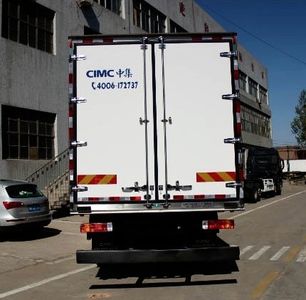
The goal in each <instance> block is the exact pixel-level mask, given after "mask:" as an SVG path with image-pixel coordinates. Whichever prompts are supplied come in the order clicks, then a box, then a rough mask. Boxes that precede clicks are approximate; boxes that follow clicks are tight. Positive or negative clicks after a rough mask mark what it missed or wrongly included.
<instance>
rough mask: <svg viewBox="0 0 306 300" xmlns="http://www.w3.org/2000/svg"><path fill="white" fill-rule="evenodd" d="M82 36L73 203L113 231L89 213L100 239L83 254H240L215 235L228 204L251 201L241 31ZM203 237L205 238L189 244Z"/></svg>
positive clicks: (73, 77) (73, 95)
mask: <svg viewBox="0 0 306 300" xmlns="http://www.w3.org/2000/svg"><path fill="white" fill-rule="evenodd" d="M70 47H71V55H70V74H69V78H70V82H69V97H70V115H69V132H70V143H71V151H70V184H71V207H72V211H73V212H75V213H80V214H89V215H90V224H104V225H101V226H102V227H103V226H104V227H103V229H101V231H105V232H106V233H105V236H108V237H102V236H103V235H104V234H101V232H100V233H96V232H95V229H92V228H91V227H90V224H89V225H88V226H89V227H87V231H86V230H85V231H86V232H87V233H88V237H89V238H92V240H93V249H92V250H84V251H78V256H77V257H78V261H79V262H81V263H86V262H96V263H99V264H100V263H107V262H112V263H122V262H124V261H125V260H126V259H127V260H131V261H136V262H141V261H143V260H145V261H146V262H148V261H153V262H154V261H156V260H158V259H157V257H159V258H160V261H164V260H168V259H169V257H170V258H171V257H173V258H175V257H176V259H178V257H179V259H181V260H182V261H184V260H186V261H189V260H193V259H195V260H197V259H199V258H200V259H201V260H208V259H211V260H218V258H219V259H220V260H224V259H225V257H228V256H232V257H235V258H236V259H237V258H238V256H239V253H238V252H239V249H237V247H230V246H229V245H227V244H226V243H222V242H221V243H220V242H217V240H218V239H217V237H216V234H215V233H216V231H217V230H218V229H219V228H222V225H221V223H222V222H221V221H220V220H219V221H220V222H219V223H218V220H217V219H218V218H217V213H218V212H220V211H227V210H231V211H235V210H241V209H242V208H243V201H242V194H243V192H242V188H241V173H242V172H241V162H240V149H239V145H238V144H239V143H238V142H239V138H240V134H241V132H240V131H241V125H240V104H239V100H238V98H237V93H238V66H237V57H236V54H237V53H236V37H235V34H232V33H230V34H225V33H224V34H204V35H199V34H185V35H135V36H133V35H132V36H131V35H130V36H94V37H71V38H70ZM213 220H217V221H216V222H217V223H215V224H218V225H216V226H215V227H210V225H209V224H211V223H213ZM224 224H227V223H226V222H224ZM226 226H227V225H224V226H223V227H224V228H225V227H226ZM102 227H101V228H102ZM206 227H207V228H206ZM88 228H91V229H88ZM133 228H137V230H134V229H133ZM152 228H154V229H152ZM182 228H183V230H181V229H182ZM208 228H209V229H212V228H213V230H212V232H213V233H214V234H211V233H206V229H208ZM139 230H140V231H144V232H147V234H146V235H145V236H146V238H144V235H140V234H139ZM178 231H179V232H180V233H179V234H178V233H177V232H178ZM191 231H192V232H193V234H191ZM208 231H209V230H208ZM181 232H184V233H183V234H182V233H181ZM203 232H205V233H203ZM204 235H205V238H204V237H203V236H204ZM110 236H112V237H110ZM173 236H174V237H176V239H175V241H172V242H169V238H170V239H171V237H173ZM188 236H189V238H188ZM190 236H192V237H193V240H192V241H191V240H190ZM199 236H201V237H202V240H204V239H205V240H206V242H205V245H204V246H203V244H201V246H199V245H198V246H197V247H194V246H188V247H187V246H186V245H187V244H188V245H191V244H194V241H195V240H197V239H198V237H199ZM207 236H209V237H210V242H208V243H207ZM127 237H128V238H127ZM136 237H138V238H136ZM123 240H124V242H123ZM187 240H189V241H187ZM133 241H134V242H133ZM106 245H107V246H106ZM186 247H187V248H186ZM183 248H184V249H183ZM195 248H196V250H195ZM118 249H120V250H118ZM131 249H133V250H131ZM179 249H180V251H181V252H180V253H181V255H180V256H176V255H174V253H177V251H179ZM202 251H203V252H202ZM220 251H221V252H222V253H223V254H224V253H225V254H224V255H222V254H221V253H220ZM190 253H192V255H190ZM203 253H209V254H208V255H206V256H205V258H204V257H203V255H202V254H203ZM226 253H227V254H228V255H227V254H226ZM149 254H151V255H149ZM183 257H184V258H183Z"/></svg>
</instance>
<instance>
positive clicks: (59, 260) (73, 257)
mask: <svg viewBox="0 0 306 300" xmlns="http://www.w3.org/2000/svg"><path fill="white" fill-rule="evenodd" d="M73 259H75V255H72V256H68V257H63V258H60V259H57V260H54V261H48V262H46V264H47V265H55V264H59V263H62V262H65V261H68V260H73Z"/></svg>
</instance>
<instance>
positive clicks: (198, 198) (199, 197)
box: [194, 195, 205, 200]
mask: <svg viewBox="0 0 306 300" xmlns="http://www.w3.org/2000/svg"><path fill="white" fill-rule="evenodd" d="M194 199H195V200H202V199H205V195H195V196H194Z"/></svg>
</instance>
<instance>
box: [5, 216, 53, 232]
mask: <svg viewBox="0 0 306 300" xmlns="http://www.w3.org/2000/svg"><path fill="white" fill-rule="evenodd" d="M51 220H52V215H51V213H47V214H44V215H38V216H32V217H25V218H14V217H12V216H10V218H7V219H3V220H2V221H1V222H0V228H2V229H3V228H19V227H20V228H23V226H35V225H37V226H47V225H49V224H50V223H51Z"/></svg>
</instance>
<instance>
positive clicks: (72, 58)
mask: <svg viewBox="0 0 306 300" xmlns="http://www.w3.org/2000/svg"><path fill="white" fill-rule="evenodd" d="M85 59H86V55H83V54H79V55H76V54H73V55H70V56H69V61H80V60H85Z"/></svg>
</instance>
